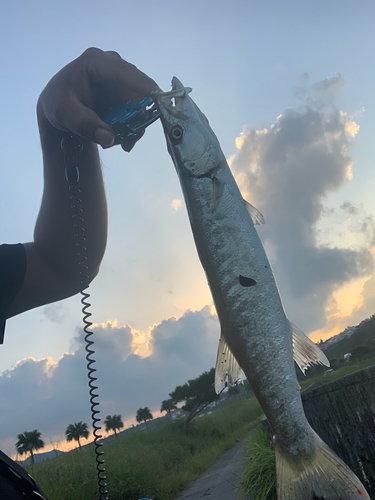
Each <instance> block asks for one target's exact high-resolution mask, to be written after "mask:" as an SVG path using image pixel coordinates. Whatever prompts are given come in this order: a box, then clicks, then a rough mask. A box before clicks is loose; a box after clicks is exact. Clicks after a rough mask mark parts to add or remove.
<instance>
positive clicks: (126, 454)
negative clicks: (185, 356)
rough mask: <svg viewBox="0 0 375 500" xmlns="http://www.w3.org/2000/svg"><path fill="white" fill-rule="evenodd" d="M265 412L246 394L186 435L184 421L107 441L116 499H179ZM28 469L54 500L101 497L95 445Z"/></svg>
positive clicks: (109, 474)
mask: <svg viewBox="0 0 375 500" xmlns="http://www.w3.org/2000/svg"><path fill="white" fill-rule="evenodd" d="M261 415H262V410H261V408H260V406H259V404H258V402H257V401H256V399H255V398H252V399H244V400H240V401H236V402H234V403H230V404H228V405H227V406H225V407H224V408H222V409H218V410H216V411H214V412H213V413H212V414H210V415H206V416H203V417H201V418H197V419H195V420H193V421H192V422H191V424H190V426H189V433H188V435H187V436H184V434H183V432H182V426H183V422H181V421H175V422H171V423H169V424H166V425H164V426H161V427H159V428H156V429H153V430H152V431H150V432H138V433H134V434H131V435H130V436H129V437H126V436H124V437H123V436H121V434H120V435H119V438H118V439H114V440H112V441H109V442H108V443H106V445H105V460H106V463H105V467H106V474H107V477H108V479H107V482H108V491H109V496H110V498H111V500H120V499H121V500H136V499H138V498H142V497H148V498H151V499H153V500H171V499H173V498H175V497H176V496H177V495H178V494H179V493H180V492H181V491H184V490H185V489H187V488H188V487H189V485H190V484H191V483H192V482H193V481H194V480H196V479H197V478H199V477H200V476H201V475H202V474H203V473H204V472H205V471H206V470H207V469H208V467H210V465H212V464H214V463H215V462H216V461H217V460H218V459H219V458H220V456H221V455H222V454H223V453H224V452H225V451H227V450H229V449H231V448H232V447H233V446H234V445H235V444H236V443H237V442H238V441H240V440H241V439H243V438H244V436H245V435H246V434H247V433H248V432H249V431H250V430H251V429H253V428H254V427H256V426H257V425H258V423H259V421H260V418H261ZM29 472H30V473H31V475H32V476H33V477H34V479H35V480H36V481H37V482H38V484H40V486H41V488H42V489H43V491H44V492H45V494H46V495H47V497H48V498H49V499H50V500H63V499H64V500H86V499H87V500H92V499H93V498H97V497H98V494H97V485H96V469H95V456H94V451H93V449H92V448H86V449H82V451H79V450H75V451H74V452H71V453H67V454H64V455H62V456H59V457H57V458H55V459H52V460H49V461H46V462H42V463H39V464H35V465H34V466H33V468H32V469H31V468H30V469H29Z"/></svg>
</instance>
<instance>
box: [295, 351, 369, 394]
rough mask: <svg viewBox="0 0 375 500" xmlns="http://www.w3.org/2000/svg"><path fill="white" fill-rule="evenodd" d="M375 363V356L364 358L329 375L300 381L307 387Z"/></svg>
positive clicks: (303, 386)
mask: <svg viewBox="0 0 375 500" xmlns="http://www.w3.org/2000/svg"><path fill="white" fill-rule="evenodd" d="M372 365H375V357H371V358H368V359H363V360H362V361H358V362H356V363H348V364H345V365H344V366H342V367H341V368H338V369H337V370H335V371H333V372H332V373H329V374H328V375H318V376H317V377H313V378H309V379H307V380H303V381H302V382H300V385H301V389H302V390H304V389H307V387H309V386H310V385H312V384H314V383H315V382H320V381H324V382H331V381H332V380H336V379H338V378H340V377H344V376H345V375H349V374H350V373H354V372H357V371H358V370H362V369H363V368H368V367H369V366H372Z"/></svg>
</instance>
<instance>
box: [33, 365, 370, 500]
mask: <svg viewBox="0 0 375 500" xmlns="http://www.w3.org/2000/svg"><path fill="white" fill-rule="evenodd" d="M373 364H375V358H371V359H367V360H364V361H361V362H358V363H356V364H349V365H345V366H344V367H342V368H340V369H339V370H336V371H335V372H332V373H331V374H329V375H327V376H319V377H315V378H311V379H308V380H306V381H304V382H302V383H301V386H302V389H305V388H306V387H308V386H309V385H311V384H313V383H314V382H318V381H319V380H324V381H326V382H329V381H330V380H334V379H336V378H339V377H341V376H344V375H347V374H349V373H352V372H354V371H357V370H360V369H362V368H366V367H367V366H371V365H373ZM261 416H262V410H261V408H260V406H259V404H258V402H257V400H256V399H255V398H252V399H242V400H239V401H238V400H237V401H234V402H233V403H229V404H227V405H226V406H225V407H223V408H220V409H217V410H215V411H214V412H213V413H212V414H210V415H205V416H202V417H200V418H196V419H195V420H193V421H192V422H191V424H190V427H189V434H188V435H187V436H184V434H183V432H182V426H183V422H182V421H174V422H170V423H168V424H165V425H163V426H160V427H159V428H156V429H153V430H151V431H149V432H137V433H134V434H131V435H130V436H128V437H127V436H121V434H120V435H119V438H118V439H114V440H112V441H109V442H107V443H106V444H105V448H104V451H105V461H106V463H105V467H106V474H107V483H108V491H109V497H110V498H111V500H120V499H121V500H137V499H138V498H142V497H148V498H152V499H153V500H172V499H173V498H176V496H178V494H179V493H180V492H181V491H184V490H185V489H187V488H188V487H189V486H190V485H191V483H192V482H193V481H195V480H196V479H198V478H199V477H200V476H201V475H202V474H203V473H204V472H205V471H206V470H207V469H208V468H209V467H210V466H211V465H212V464H214V463H215V462H216V461H217V460H218V459H219V458H220V457H221V456H222V454H223V453H224V452H225V451H227V450H229V449H231V448H232V447H233V446H234V445H235V444H236V443H237V442H238V441H240V440H241V439H243V438H244V437H245V436H246V434H247V433H248V432H249V431H250V430H251V429H254V428H255V427H256V426H257V425H258V424H259V422H260V418H261ZM251 439H252V441H249V447H248V451H247V460H248V465H247V466H246V470H247V469H249V470H250V465H249V463H250V462H251V466H252V467H254V471H256V477H257V478H258V479H259V480H260V481H258V482H257V485H255V488H256V489H257V496H256V497H255V498H257V499H261V498H262V499H264V500H266V499H267V500H269V499H270V498H273V497H272V495H273V494H274V493H273V492H274V489H273V488H272V487H270V489H269V490H268V492H267V488H268V486H267V488H265V491H264V492H262V491H260V490H259V484H264V485H271V486H272V484H273V483H274V481H275V477H274V475H275V472H274V471H275V468H274V465H272V464H274V457H273V455H274V452H273V448H272V446H270V444H269V441H268V440H267V439H265V438H264V437H259V436H258V435H257V434H255V437H252V438H251ZM254 439H255V441H254ZM249 460H250V462H249ZM28 471H29V472H30V473H31V475H32V476H33V477H34V478H35V480H36V481H37V482H38V483H39V484H40V486H41V487H42V489H43V490H44V492H45V494H46V495H47V497H48V498H49V499H50V500H93V499H94V498H97V497H98V493H97V483H96V467H95V455H94V450H93V448H92V447H90V448H86V449H85V448H84V449H83V450H82V451H79V450H75V451H73V452H70V453H67V454H64V455H62V456H60V457H57V458H55V459H52V460H49V461H46V462H42V463H39V464H36V465H34V467H33V468H31V467H29V468H28ZM251 476H254V474H253V473H252V474H250V475H249V474H248V475H247V479H246V477H245V476H244V479H243V482H242V491H249V490H250V489H251V488H253V487H254V486H252V483H251V481H250V482H249V477H251ZM246 481H248V482H247V484H246Z"/></svg>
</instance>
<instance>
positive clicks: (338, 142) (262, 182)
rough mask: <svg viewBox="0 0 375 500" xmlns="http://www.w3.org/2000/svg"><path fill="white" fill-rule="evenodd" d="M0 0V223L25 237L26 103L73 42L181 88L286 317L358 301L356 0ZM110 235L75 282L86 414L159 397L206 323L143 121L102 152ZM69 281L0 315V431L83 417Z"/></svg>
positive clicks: (361, 146) (335, 324) (368, 271)
mask: <svg viewBox="0 0 375 500" xmlns="http://www.w3.org/2000/svg"><path fill="white" fill-rule="evenodd" d="M127 4H128V3H126V2H119V1H117V0H114V1H111V0H109V1H108V2H106V3H105V4H104V3H103V2H98V1H96V0H92V1H90V2H88V1H80V0H78V1H77V0H76V1H74V2H72V1H71V0H67V1H66V2H64V3H63V4H58V3H56V2H47V1H42V0H35V1H34V2H27V1H26V0H14V1H13V2H5V1H4V0H0V14H1V15H0V100H1V110H2V120H1V123H0V165H1V172H2V177H1V183H0V214H1V216H0V235H1V241H2V242H4V243H18V242H26V241H30V240H31V239H32V234H33V227H34V223H35V219H36V216H37V213H38V209H39V205H40V200H41V193H42V159H41V148H40V144H39V136H38V129H37V124H36V116H35V106H36V102H37V99H38V96H39V94H40V92H41V91H42V89H43V87H44V86H45V85H46V84H47V82H48V81H49V79H50V78H51V77H52V76H53V75H54V74H55V73H56V72H57V71H58V70H59V69H61V68H62V67H63V66H64V65H65V64H67V63H68V62H70V61H71V60H73V59H74V58H76V57H78V56H79V55H80V54H81V53H82V52H83V51H84V50H85V49H86V48H87V47H90V46H95V47H99V48H101V49H103V50H116V51H117V52H118V53H119V54H120V55H121V56H122V57H123V58H124V59H126V60H128V61H130V62H132V63H134V64H136V65H137V66H138V67H139V68H140V69H141V70H142V71H144V72H145V73H147V74H148V75H150V76H151V77H152V78H153V79H154V80H156V82H157V83H158V84H159V86H160V87H161V88H163V89H164V90H168V89H169V88H170V82H171V79H172V77H173V76H177V77H178V78H179V79H180V80H181V81H182V82H183V84H184V85H186V86H190V87H192V88H193V92H192V94H191V96H192V98H193V99H194V100H195V102H196V103H197V104H198V106H199V107H200V109H201V110H202V111H203V112H204V113H205V115H206V116H207V117H208V119H209V121H210V125H211V127H212V129H213V130H214V131H215V133H216V135H217V137H218V139H219V141H220V144H221V147H222V149H223V152H224V154H225V156H226V157H227V159H228V160H229V163H230V166H231V168H232V171H233V173H234V175H235V178H236V180H237V182H238V184H239V187H240V189H241V190H242V193H243V194H244V196H245V198H246V199H247V200H248V201H250V202H251V203H252V204H253V205H255V206H256V207H257V208H258V209H259V210H260V211H261V212H262V213H263V215H264V216H265V219H266V224H265V225H264V226H262V227H259V228H258V232H259V235H260V237H261V239H262V241H263V244H264V246H265V249H266V251H267V254H268V256H269V259H270V261H271V264H272V266H273V269H274V273H275V276H276V280H277V282H278V286H279V289H280V294H281V297H282V300H283V303H284V307H285V310H286V312H287V315H288V317H289V318H290V319H291V320H292V321H293V322H294V323H295V324H296V325H297V326H298V327H299V328H300V329H302V330H303V331H304V332H305V333H306V334H309V335H310V337H311V338H312V339H313V340H315V341H319V340H320V339H326V338H329V337H330V336H332V335H335V334H337V333H339V332H340V331H342V330H343V329H344V328H345V327H346V326H348V325H355V324H357V323H359V322H360V321H361V320H363V319H365V318H367V317H369V316H370V315H372V314H374V312H375V264H374V262H375V261H374V259H375V223H374V216H375V197H374V195H373V192H374V186H375V168H374V167H375V161H374V157H373V138H374V137H375V126H374V124H375V97H374V90H373V87H374V85H373V82H374V76H375V75H374V65H373V63H372V61H373V47H374V46H375V34H374V30H373V19H374V14H375V5H374V3H373V2H371V1H359V2H349V1H346V0H332V1H330V2H326V1H320V0H316V1H314V2H312V1H307V2H300V1H293V0H285V1H283V2H278V1H276V0H273V1H262V2H259V1H252V0H251V1H250V0H231V1H230V2H229V1H223V0H204V1H198V0H190V1H186V2H172V1H167V0H159V1H158V2H152V1H145V0H139V1H138V2H134V3H133V2H132V3H130V2H129V5H127ZM101 160H102V164H103V172H104V177H105V185H106V193H107V200H108V208H109V235H108V246H107V251H106V255H105V257H104V260H103V263H102V266H101V271H100V273H99V275H98V277H97V278H96V279H95V281H94V282H93V283H92V285H91V286H90V291H91V303H92V314H93V316H92V319H93V321H94V323H95V325H96V326H95V327H94V332H95V336H96V344H95V345H96V347H95V348H96V358H97V368H98V379H99V394H100V402H101V405H102V408H101V411H102V416H103V418H104V417H105V416H106V415H108V414H114V413H116V414H121V415H122V417H123V420H124V421H130V419H134V416H135V414H136V411H137V409H138V408H140V407H144V406H148V407H149V408H150V409H151V411H152V412H154V413H155V414H156V412H158V411H159V410H160V404H161V401H162V400H164V399H167V398H168V394H169V392H171V391H173V390H174V388H175V387H176V386H177V385H180V384H183V383H184V382H186V381H187V380H188V379H191V378H195V377H197V376H199V375H200V374H201V373H202V372H203V371H205V370H209V369H210V368H211V367H212V366H214V364H215V360H216V350H217V345H218V340H219V336H220V325H219V322H218V319H217V316H216V313H215V309H214V307H213V303H212V298H211V294H210V291H209V289H208V286H207V282H206V278H205V275H204V272H203V270H202V267H201V265H200V262H199V259H198V256H197V253H196V249H195V246H194V242H193V238H192V234H191V229H190V226H189V222H188V218H187V212H186V207H185V203H184V201H183V198H182V193H181V189H180V186H179V182H178V178H177V175H176V173H175V170H174V166H173V164H172V161H171V159H170V157H169V155H168V153H167V150H166V145H165V139H164V135H163V132H162V128H161V124H160V123H159V122H157V123H155V124H153V125H152V126H151V127H149V128H148V129H147V131H146V134H145V136H144V138H143V139H142V140H141V141H140V142H139V143H138V144H137V145H136V146H135V148H134V150H133V151H132V152H131V153H130V154H127V153H124V152H123V151H122V150H121V149H119V147H115V148H111V149H109V150H105V151H101ZM80 311H81V306H80V299H79V297H78V296H76V297H72V298H70V299H67V300H65V301H62V302H59V303H56V304H50V305H48V306H45V307H41V308H38V309H35V310H32V311H29V312H27V313H24V314H22V315H20V316H18V317H15V318H12V319H11V320H9V321H8V322H7V328H6V333H5V342H4V345H3V346H0V398H1V407H0V448H1V449H3V450H4V451H5V452H6V453H9V454H13V453H14V443H15V441H16V436H17V434H18V433H20V432H24V431H25V430H33V429H39V430H40V431H41V432H42V435H43V438H44V440H45V442H46V443H47V444H48V443H50V442H51V441H52V442H54V443H56V442H58V441H59V440H61V439H63V437H64V432H65V429H66V427H67V426H68V425H69V424H70V423H73V422H77V421H79V420H83V421H85V422H87V423H88V424H89V423H90V411H89V401H88V394H87V387H86V385H87V376H86V368H85V360H84V346H83V340H82V339H83V334H82V328H81V313H80Z"/></svg>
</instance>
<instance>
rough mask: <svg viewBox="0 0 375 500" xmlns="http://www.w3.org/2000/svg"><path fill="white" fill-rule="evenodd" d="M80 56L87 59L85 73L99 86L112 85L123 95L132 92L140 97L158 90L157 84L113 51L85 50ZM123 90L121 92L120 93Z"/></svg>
mask: <svg viewBox="0 0 375 500" xmlns="http://www.w3.org/2000/svg"><path fill="white" fill-rule="evenodd" d="M82 56H85V57H86V59H87V71H88V72H89V74H90V76H91V77H92V78H93V80H94V81H95V82H96V83H98V84H99V85H100V84H104V85H108V84H112V85H114V86H116V87H117V88H118V90H119V91H120V92H121V93H123V92H126V90H127V91H131V92H134V93H136V94H138V95H141V96H143V97H144V96H150V95H151V92H153V91H155V90H156V91H157V90H160V88H159V86H158V85H157V83H156V82H155V81H154V80H153V79H152V78H150V77H149V76H147V75H146V74H145V73H143V71H140V70H139V69H138V68H137V67H136V66H135V65H134V64H131V63H129V62H127V61H125V60H124V59H122V57H121V56H120V55H119V54H118V53H117V52H113V51H107V52H104V51H102V50H100V49H96V48H90V49H87V50H86V51H85V52H84V53H83V54H82ZM122 89H123V91H122Z"/></svg>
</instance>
